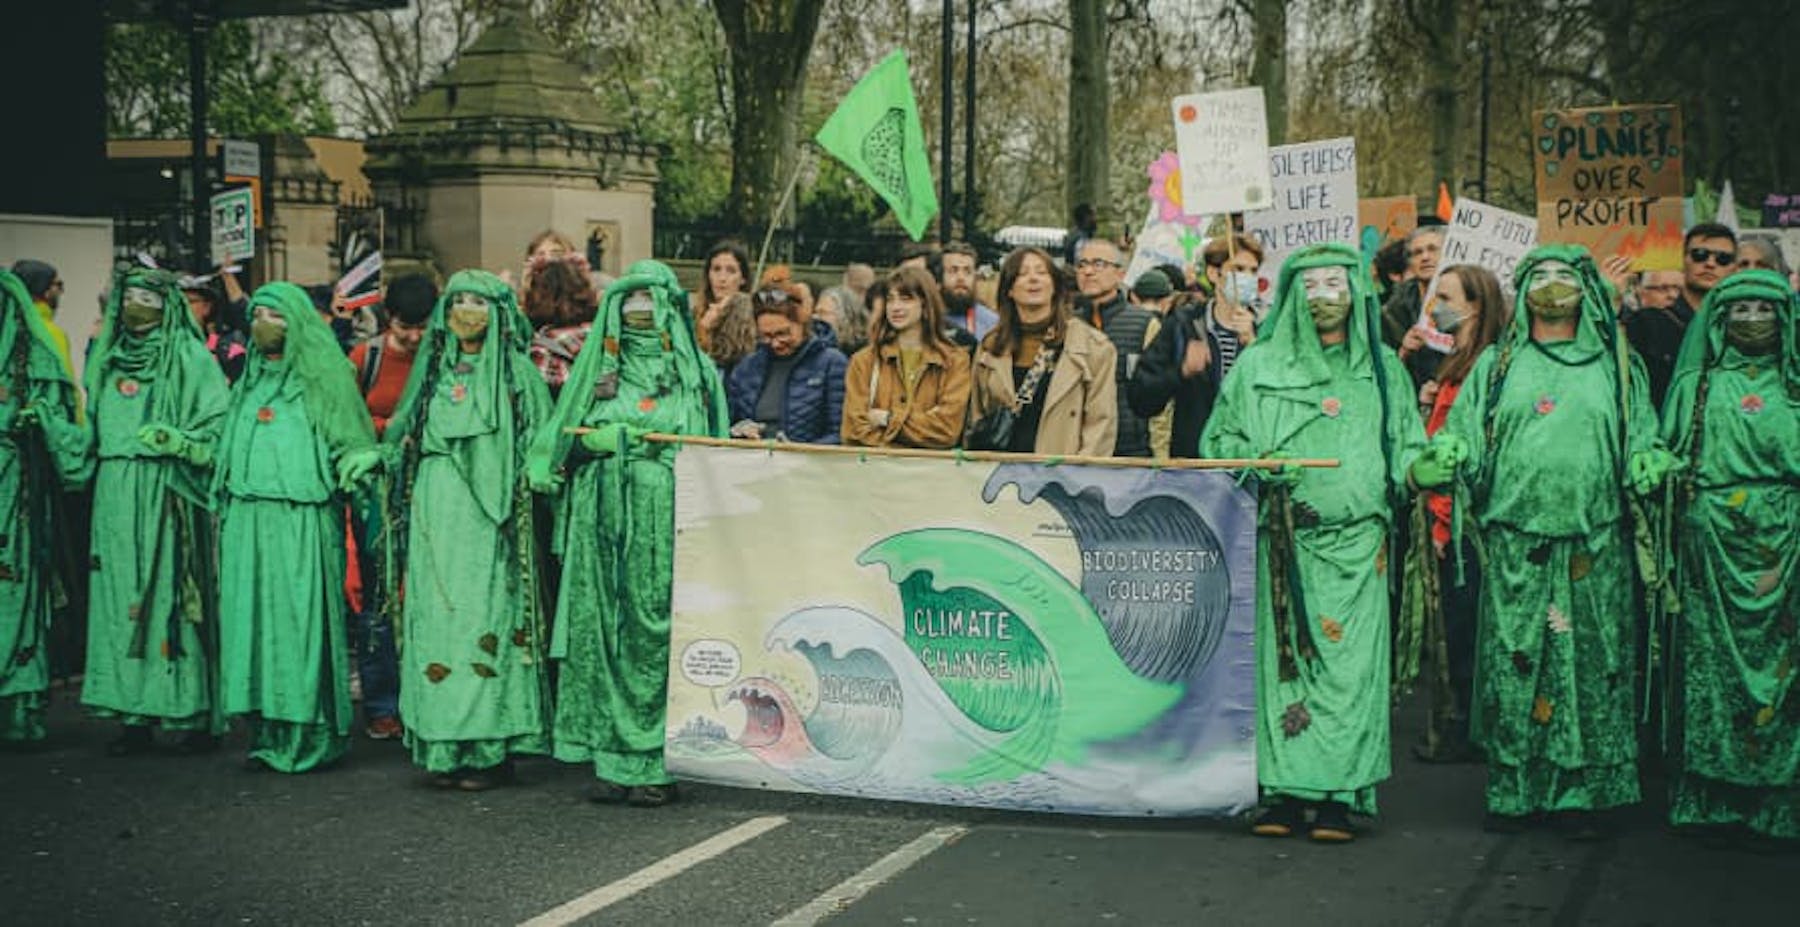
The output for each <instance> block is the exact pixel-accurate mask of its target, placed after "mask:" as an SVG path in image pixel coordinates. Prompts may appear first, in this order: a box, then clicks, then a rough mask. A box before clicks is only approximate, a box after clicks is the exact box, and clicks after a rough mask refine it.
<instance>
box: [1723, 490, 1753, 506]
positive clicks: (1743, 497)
mask: <svg viewBox="0 0 1800 927" xmlns="http://www.w3.org/2000/svg"><path fill="white" fill-rule="evenodd" d="M1748 501H1750V491H1749V490H1747V489H1739V490H1735V491H1733V492H1732V494H1731V495H1729V496H1726V497H1725V506H1726V507H1727V508H1733V509H1735V508H1741V507H1743V505H1744V503H1745V502H1748Z"/></svg>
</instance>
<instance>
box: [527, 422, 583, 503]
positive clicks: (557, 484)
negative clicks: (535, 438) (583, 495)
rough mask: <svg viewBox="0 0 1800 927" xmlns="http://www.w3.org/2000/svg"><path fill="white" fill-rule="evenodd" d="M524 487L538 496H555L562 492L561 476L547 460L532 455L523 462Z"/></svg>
mask: <svg viewBox="0 0 1800 927" xmlns="http://www.w3.org/2000/svg"><path fill="white" fill-rule="evenodd" d="M582 437H584V438H585V437H587V436H586V435H583V436H582ZM525 485H526V486H527V487H528V488H530V490H531V491H532V492H535V493H537V494H539V495H544V496H549V495H555V494H556V493H559V492H562V488H563V475H562V474H561V473H558V472H557V471H556V470H555V469H554V468H552V467H551V466H550V460H549V458H543V457H537V456H535V455H534V456H533V457H532V458H531V459H530V460H528V461H526V462H525Z"/></svg>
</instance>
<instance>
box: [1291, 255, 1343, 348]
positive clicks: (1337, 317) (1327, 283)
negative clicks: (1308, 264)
mask: <svg viewBox="0 0 1800 927" xmlns="http://www.w3.org/2000/svg"><path fill="white" fill-rule="evenodd" d="M1300 285H1301V286H1303V287H1305V288H1306V308H1307V309H1308V310H1310V311H1311V312H1312V317H1313V327H1314V328H1316V329H1318V330H1319V331H1320V332H1325V333H1329V332H1339V331H1343V330H1344V320H1346V319H1348V318H1349V317H1350V278H1349V275H1348V274H1346V273H1345V272H1344V269H1343V268H1342V267H1313V268H1309V269H1307V270H1304V271H1301V272H1300Z"/></svg>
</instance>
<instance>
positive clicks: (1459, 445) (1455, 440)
mask: <svg viewBox="0 0 1800 927" xmlns="http://www.w3.org/2000/svg"><path fill="white" fill-rule="evenodd" d="M1425 453H1427V454H1431V455H1432V456H1433V457H1435V458H1437V461H1438V462H1439V463H1441V464H1444V465H1445V466H1448V467H1451V468H1452V469H1454V468H1456V467H1458V466H1460V465H1461V464H1462V463H1463V462H1464V461H1466V460H1468V459H1469V442H1467V441H1464V440H1463V439H1462V438H1459V437H1457V436H1456V435H1453V434H1450V433H1449V432H1439V433H1438V436H1437V437H1435V438H1432V439H1431V446H1430V447H1427V448H1426V449H1425Z"/></svg>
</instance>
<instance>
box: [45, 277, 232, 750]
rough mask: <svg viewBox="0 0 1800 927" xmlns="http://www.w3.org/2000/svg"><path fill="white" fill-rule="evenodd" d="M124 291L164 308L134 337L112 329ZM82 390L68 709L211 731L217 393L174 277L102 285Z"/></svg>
mask: <svg viewBox="0 0 1800 927" xmlns="http://www.w3.org/2000/svg"><path fill="white" fill-rule="evenodd" d="M128 287H142V288H145V289H149V290H153V291H155V292H157V293H160V294H161V295H162V297H163V313H162V321H161V323H160V324H159V325H158V326H157V327H156V328H154V329H152V330H151V331H149V332H148V333H146V334H142V335H134V334H132V333H130V332H128V331H126V330H125V326H124V323H123V321H122V320H121V318H120V315H121V311H122V308H123V296H124V292H125V290H126V288H128ZM86 383H87V408H88V423H89V426H90V427H91V428H92V429H93V434H94V438H93V441H94V450H95V454H96V456H97V458H98V464H97V467H96V470H95V475H94V524H93V546H92V554H93V558H92V562H91V564H90V567H91V570H92V573H91V574H90V576H91V581H90V584H89V593H88V646H87V667H86V677H85V679H84V681H83V683H82V687H81V701H82V703H83V704H85V705H87V706H88V707H89V708H90V709H92V711H93V713H94V714H95V715H96V716H98V717H112V718H119V719H120V720H122V721H124V722H125V723H126V724H152V723H159V724H161V725H162V726H163V727H164V728H168V729H171V730H190V731H211V732H213V733H219V732H222V731H223V730H224V724H223V715H222V714H221V713H220V712H219V708H220V705H219V701H218V699H217V693H216V691H215V690H216V688H217V685H218V679H217V669H218V643H219V641H218V625H217V610H216V607H217V603H216V602H215V601H214V593H215V591H216V590H217V588H218V586H217V584H216V576H217V563H216V561H215V560H214V557H215V548H214V546H213V528H212V513H211V512H210V511H209V508H210V506H211V504H212V503H211V497H210V493H209V487H210V484H211V482H212V459H211V458H212V449H213V446H214V444H215V442H216V440H217V438H218V432H219V427H220V425H221V424H222V423H223V419H224V414H225V404H226V401H227V392H226V391H227V389H228V387H227V384H226V382H225V374H224V373H222V372H220V370H219V365H218V364H217V363H216V362H215V361H214V360H213V356H212V353H211V352H210V351H208V350H207V349H206V340H205V337H204V336H203V335H202V334H201V332H200V326H199V325H198V324H197V323H195V321H194V316H193V313H192V312H191V311H189V309H188V303H187V298H186V297H184V296H182V294H181V290H179V289H177V288H176V284H175V278H174V276H172V275H171V274H169V273H168V272H167V271H161V270H148V269H144V268H131V269H129V270H126V271H124V272H123V273H121V274H120V275H118V276H116V277H115V278H114V280H113V288H112V294H111V296H110V298H109V299H108V302H107V305H106V311H105V317H104V319H103V320H102V324H101V329H100V335H99V337H98V338H97V339H96V341H95V342H94V347H93V351H92V352H91V353H90V354H89V357H88V365H87V373H86ZM146 425H164V426H168V427H169V428H172V429H173V430H174V431H175V432H176V433H177V435H179V437H180V438H181V439H182V444H184V445H185V447H184V448H183V450H184V451H185V453H182V454H170V453H167V452H165V451H162V450H156V449H153V448H151V447H149V446H148V445H146V444H145V443H144V442H143V441H142V440H141V439H139V437H138V432H139V431H140V430H141V429H143V428H144V427H145V426H146Z"/></svg>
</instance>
